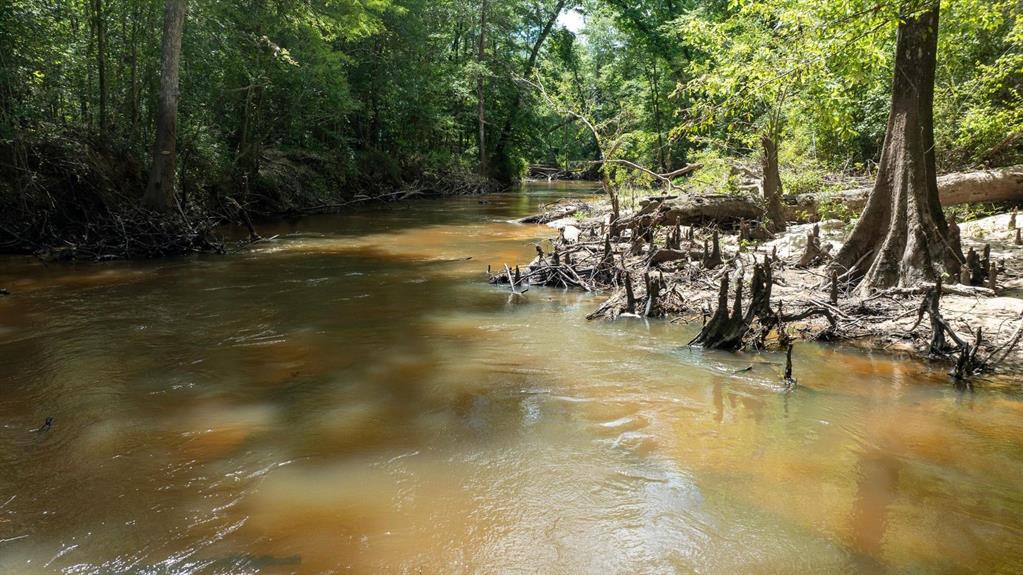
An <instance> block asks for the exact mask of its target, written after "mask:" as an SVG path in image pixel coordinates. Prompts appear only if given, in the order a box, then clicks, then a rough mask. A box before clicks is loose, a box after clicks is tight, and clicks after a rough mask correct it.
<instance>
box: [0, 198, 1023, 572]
mask: <svg viewBox="0 0 1023 575" xmlns="http://www.w3.org/2000/svg"><path fill="white" fill-rule="evenodd" d="M567 193H572V192H570V191H569V190H565V189H552V188H544V187H532V188H527V189H526V190H524V191H521V192H517V193H509V194H504V195H498V196H492V197H488V198H486V200H485V201H486V203H480V199H479V198H454V199H449V200H438V201H427V202H415V203H411V204H408V205H403V206H398V207H388V208H375V209H369V210H366V211H364V212H360V213H358V214H353V215H346V216H322V217H315V218H309V219H307V220H303V221H301V222H297V223H294V222H293V223H283V224H276V225H273V226H266V227H265V229H261V232H262V233H263V234H264V235H274V234H280V238H279V239H278V240H276V241H274V242H270V243H265V244H260V245H258V246H256V248H255V249H254V250H253V251H252V252H250V253H243V254H239V255H235V256H229V257H220V258H214V257H200V258H191V259H183V260H172V261H166V262H155V263H146V264H127V263H113V264H102V265H81V266H77V267H71V266H42V265H39V264H35V263H32V262H29V261H25V260H20V259H9V260H8V262H7V264H5V266H4V268H3V271H0V285H4V286H9V288H10V289H11V290H12V292H14V295H12V296H11V297H9V298H5V299H0V350H2V353H3V357H4V359H5V361H4V362H3V363H2V364H0V573H55V572H66V573H96V574H101V573H102V574H105V573H303V574H304V573H333V572H356V573H519V572H521V573H537V572H542V573H677V572H701V573H737V572H744V573H789V572H814V573H847V572H891V573H896V572H899V573H902V572H953V571H978V572H986V573H996V572H1000V573H1014V572H1021V571H1023V491H1021V490H1020V488H1019V478H1020V477H1023V447H1021V446H1023V401H1021V400H1023V396H1021V391H1020V388H1019V386H1018V382H1016V383H1013V382H1009V383H1003V384H999V385H990V386H980V387H979V388H978V390H977V391H976V392H975V393H962V392H956V391H955V390H953V389H952V388H951V387H950V386H949V385H948V383H947V380H946V378H945V377H944V376H943V374H942V370H941V369H940V368H938V367H933V368H932V367H928V366H926V365H921V364H918V363H914V362H909V361H903V360H899V359H893V358H889V357H884V356H881V355H872V354H865V353H860V352H851V351H845V350H841V349H835V348H829V347H818V346H814V345H811V344H804V345H801V346H799V348H798V349H797V352H796V356H797V357H796V370H797V373H796V376H797V378H798V379H799V381H800V386H799V387H797V388H796V389H795V390H794V391H791V392H787V391H786V390H785V389H784V388H783V387H782V386H781V385H779V381H780V375H781V365H780V364H779V362H780V359H781V358H780V357H778V356H777V355H776V354H771V353H765V354H736V355H732V354H721V353H710V352H707V353H703V352H701V351H699V350H690V349H687V348H685V347H684V344H685V343H686V342H687V341H688V340H689V339H690V338H691V336H692V335H693V333H692V330H691V329H690V328H686V327H679V326H677V325H672V324H668V323H665V322H645V321H640V320H622V321H619V322H616V323H589V322H586V321H585V319H584V316H585V314H586V313H587V312H588V311H590V310H591V309H592V308H593V307H595V306H596V305H597V303H598V302H599V299H600V296H598V295H587V294H580V293H574V292H563V291H558V290H543V289H534V290H532V291H530V292H529V293H528V294H527V295H526V297H525V302H524V303H522V302H517V303H516V302H513V301H512V300H510V298H509V294H508V293H507V291H506V290H503V289H501V288H498V287H492V286H489V285H487V284H486V283H485V279H484V275H483V273H482V272H483V270H484V269H485V268H486V266H487V265H488V264H489V265H494V266H501V265H503V264H504V263H514V262H516V261H518V262H521V261H524V260H526V259H528V258H530V257H531V254H532V252H533V248H532V246H531V243H532V242H533V241H535V240H536V239H537V238H538V237H542V236H544V235H553V232H552V231H550V230H549V229H545V228H541V227H537V226H518V225H513V224H509V223H507V222H506V220H508V219H510V218H514V217H517V216H520V215H523V214H525V213H528V212H529V211H531V210H534V209H536V207H537V206H538V205H539V204H541V203H543V202H547V201H551V200H552V199H555V198H557V197H559V196H561V195H564V194H567ZM577 193H588V192H586V191H585V190H584V191H581V192H577ZM468 258H471V259H468ZM747 366H753V369H752V370H750V371H743V372H741V373H737V372H739V370H742V369H743V368H745V367H747ZM47 416H53V417H54V418H55V423H54V427H53V429H52V430H50V431H49V432H46V433H32V432H31V430H32V429H34V428H38V427H39V425H40V424H41V423H42V421H43V420H44V419H45V418H46V417H47Z"/></svg>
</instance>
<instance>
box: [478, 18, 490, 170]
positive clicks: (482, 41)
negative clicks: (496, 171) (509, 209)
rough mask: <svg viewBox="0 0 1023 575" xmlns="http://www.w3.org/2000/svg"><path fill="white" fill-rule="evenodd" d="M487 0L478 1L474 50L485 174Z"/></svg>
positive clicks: (480, 136)
mask: <svg viewBox="0 0 1023 575" xmlns="http://www.w3.org/2000/svg"><path fill="white" fill-rule="evenodd" d="M486 30H487V0H481V1H480V37H479V45H478V47H477V52H476V61H477V62H478V63H479V65H480V68H481V69H480V72H479V78H477V80H476V98H477V102H478V103H477V112H478V114H479V131H480V135H479V145H480V175H483V176H485V175H487V171H488V170H487V125H486V105H485V96H486V94H485V93H484V92H485V89H486V78H484V77H483V70H482V67H483V62H484V61H485V59H486V55H487V54H486Z"/></svg>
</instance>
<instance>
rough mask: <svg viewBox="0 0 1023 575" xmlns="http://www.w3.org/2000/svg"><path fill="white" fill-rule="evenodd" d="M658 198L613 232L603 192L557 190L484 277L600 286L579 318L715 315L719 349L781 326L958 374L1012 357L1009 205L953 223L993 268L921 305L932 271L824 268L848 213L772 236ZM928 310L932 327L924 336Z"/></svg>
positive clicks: (764, 341) (1017, 285) (779, 331)
mask: <svg viewBox="0 0 1023 575" xmlns="http://www.w3.org/2000/svg"><path fill="white" fill-rule="evenodd" d="M722 199H723V200H724V201H727V199H726V198H722ZM663 201H664V198H663V197H650V198H646V199H643V200H641V201H640V202H639V203H638V204H634V205H635V209H634V210H629V209H627V208H626V209H625V210H623V211H622V213H621V216H620V217H621V220H620V222H621V223H620V230H621V234H620V235H619V236H618V237H616V238H612V237H611V234H610V233H609V230H610V228H611V211H612V210H611V206H610V204H609V203H608V202H606V201H597V202H591V203H583V202H579V201H570V202H565V203H562V204H560V205H554V206H549V207H548V209H547V210H545V211H544V212H543V213H540V214H535V215H533V216H529V217H526V218H523V219H521V220H520V221H522V222H525V223H544V224H547V225H548V226H550V227H551V228H553V229H556V230H558V236H557V237H552V238H551V241H550V242H549V243H548V245H545V246H544V249H543V250H542V252H541V248H539V247H538V251H537V254H536V257H535V258H534V259H533V260H532V261H530V262H528V263H526V262H513V263H511V264H510V265H509V266H508V267H507V268H505V269H497V270H491V273H490V279H491V282H492V283H502V284H510V285H511V289H512V291H519V292H521V291H523V290H526V289H528V286H529V285H547V286H554V287H571V288H575V289H583V290H586V291H602V292H606V293H607V299H606V300H605V301H604V302H603V303H602V304H601V305H600V306H599V307H597V308H596V309H595V310H593V311H592V312H591V313H590V314H589V315H588V317H589V318H590V319H606V320H615V319H618V318H621V317H661V318H665V319H668V320H671V321H675V322H684V323H694V322H695V323H696V324H697V325H703V326H705V327H706V326H707V325H708V322H709V323H710V325H711V327H710V328H708V329H707V330H705V331H715V328H714V325H715V321H717V330H716V331H715V333H714V334H701V336H702V337H707V335H713V336H714V337H715V338H716V340H715V341H714V344H715V345H720V346H721V347H724V348H730V349H739V348H742V349H764V348H767V349H779V348H785V347H786V346H788V345H789V343H790V342H791V341H793V340H794V339H803V340H817V341H832V342H841V343H843V344H847V345H853V346H857V347H861V348H865V349H870V350H877V351H885V352H890V353H901V354H908V355H910V356H913V357H915V358H918V359H925V360H926V359H931V360H934V359H938V360H942V361H946V362H949V363H950V366H951V367H952V368H953V369H952V372H953V375H954V376H955V378H956V379H958V380H962V381H966V380H968V379H969V378H970V377H972V376H976V375H980V374H981V373H989V372H993V371H996V370H999V369H1000V370H1003V371H1005V370H1014V369H1019V367H1020V366H1021V365H1023V346H1021V345H1020V339H1021V334H1023V298H1021V294H1023V258H1021V255H1023V246H1021V245H1020V243H1019V242H1018V240H1017V238H1018V234H1017V229H1016V223H1015V216H1013V215H1011V214H1009V213H1005V214H1001V215H997V216H989V217H985V218H981V219H977V220H974V221H967V222H962V223H961V224H960V230H961V237H962V243H963V250H964V253H965V252H967V251H973V252H975V253H977V254H978V257H979V254H982V253H984V254H988V255H987V256H985V257H986V260H985V262H984V264H983V265H984V269H985V270H987V269H988V268H989V267H990V264H988V263H987V262H988V261H989V262H991V264H994V267H993V268H992V269H993V270H994V273H995V277H994V279H991V278H987V279H985V280H984V283H985V286H981V287H974V286H970V285H945V286H941V287H940V288H939V289H940V296H939V297H940V301H939V302H938V304H937V307H936V308H934V309H937V310H938V313H937V314H936V315H935V316H934V317H932V314H931V313H930V310H929V309H928V306H925V305H924V303H926V302H929V300H930V298H931V297H932V295H931V294H933V293H934V286H933V285H931V287H929V288H928V287H927V286H925V287H924V288H909V289H906V288H894V289H890V290H884V291H880V292H875V293H870V294H861V293H858V292H857V291H856V290H854V289H853V286H851V285H849V284H848V283H847V282H845V281H843V280H841V279H839V278H838V277H837V276H833V275H832V274H831V273H830V272H829V271H828V269H827V264H828V263H829V261H830V256H829V254H833V253H836V252H837V251H838V249H839V248H840V246H841V242H842V241H844V238H845V237H846V235H847V234H848V233H849V231H850V230H851V224H850V223H849V222H843V221H839V220H826V221H822V222H817V223H813V224H802V225H793V226H790V227H789V229H788V230H787V231H786V232H784V233H782V234H779V235H777V236H772V235H770V234H766V233H764V232H763V231H758V230H756V229H755V228H751V227H750V226H748V225H747V224H745V223H743V224H741V225H739V226H737V227H736V228H735V229H726V228H720V227H718V226H716V225H710V226H705V227H701V226H699V225H696V223H695V220H694V221H690V220H685V223H688V224H690V225H681V223H680V221H681V220H675V221H666V220H665V219H664V217H666V216H669V215H671V214H672V213H673V212H665V211H664V209H665V208H660V207H659V206H660V205H661V203H662V202H663ZM711 203H712V204H713V202H711ZM716 208H717V206H713V205H712V206H710V207H708V209H707V211H708V212H710V211H713V210H714V209H716ZM694 213H696V215H699V214H702V211H700V212H698V213H697V212H694ZM659 214H660V215H659ZM701 217H702V216H701ZM1021 224H1023V222H1021ZM808 245H809V246H810V248H809V249H808ZM758 274H760V275H758ZM765 276H766V281H765ZM957 283H958V282H957ZM992 288H993V289H992ZM743 289H745V292H746V293H745V295H743V293H742V291H743ZM733 300H734V301H733ZM716 314H718V315H720V317H716ZM739 317H741V318H742V321H738V320H737V318H739ZM729 322H731V325H727V324H729ZM941 322H944V324H945V329H944V330H939V331H941V332H942V333H941V334H939V337H938V338H937V339H935V337H934V333H935V330H934V326H935V325H939V324H940V323H941ZM722 330H723V331H724V332H728V333H727V334H723V333H722ZM978 330H979V331H978ZM945 336H947V337H945ZM722 338H723V339H722ZM696 339H697V340H699V339H700V336H698V337H697V338H696ZM946 340H951V341H946ZM952 342H954V344H955V345H953V343H952ZM966 350H969V351H966ZM964 353H967V354H969V355H968V356H967V357H963V354H964ZM960 363H961V364H962V365H958V367H957V364H960Z"/></svg>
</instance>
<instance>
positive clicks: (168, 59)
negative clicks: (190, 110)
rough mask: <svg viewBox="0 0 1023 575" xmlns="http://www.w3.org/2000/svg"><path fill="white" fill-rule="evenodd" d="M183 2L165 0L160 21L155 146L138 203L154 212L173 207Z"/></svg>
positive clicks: (183, 18) (183, 20)
mask: <svg viewBox="0 0 1023 575" xmlns="http://www.w3.org/2000/svg"><path fill="white" fill-rule="evenodd" d="M185 2H186V0H166V3H165V5H164V18H163V63H162V66H161V67H162V72H161V75H160V102H159V107H158V110H157V114H158V116H157V119H156V143H155V144H154V145H153V164H152V166H151V167H150V169H149V185H148V186H147V187H146V195H145V196H144V197H143V199H142V203H143V204H144V205H145V206H146V207H148V208H152V209H155V210H165V209H168V208H170V207H172V206H173V205H174V181H175V179H174V168H175V166H176V161H177V154H176V151H177V150H176V146H177V131H178V127H177V126H178V68H179V63H180V60H181V34H182V31H183V28H184V25H185V10H186V5H185Z"/></svg>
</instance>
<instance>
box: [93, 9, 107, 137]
mask: <svg viewBox="0 0 1023 575" xmlns="http://www.w3.org/2000/svg"><path fill="white" fill-rule="evenodd" d="M92 17H93V22H94V23H93V26H94V27H95V30H96V77H97V79H98V81H99V132H100V134H101V135H102V136H104V137H105V136H106V135H107V31H106V15H105V14H104V13H103V0H93V1H92Z"/></svg>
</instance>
